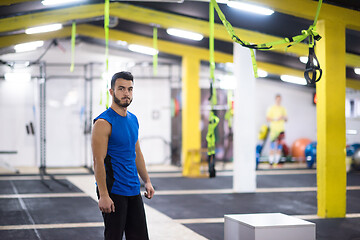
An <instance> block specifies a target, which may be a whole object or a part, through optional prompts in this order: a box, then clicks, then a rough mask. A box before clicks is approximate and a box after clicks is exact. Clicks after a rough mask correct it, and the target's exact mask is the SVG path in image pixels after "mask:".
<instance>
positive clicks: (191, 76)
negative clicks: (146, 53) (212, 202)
mask: <svg viewBox="0 0 360 240" xmlns="http://www.w3.org/2000/svg"><path fill="white" fill-rule="evenodd" d="M199 78H200V59H199V58H197V57H194V56H183V58H182V148H181V149H182V152H181V153H182V165H183V176H185V177H198V176H200V160H201V150H200V148H201V131H200V86H199Z"/></svg>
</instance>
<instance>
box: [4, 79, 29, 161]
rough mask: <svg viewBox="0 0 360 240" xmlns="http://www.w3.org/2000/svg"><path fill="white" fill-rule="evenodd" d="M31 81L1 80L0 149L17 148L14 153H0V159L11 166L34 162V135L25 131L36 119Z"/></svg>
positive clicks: (12, 149)
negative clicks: (27, 125)
mask: <svg viewBox="0 0 360 240" xmlns="http://www.w3.org/2000/svg"><path fill="white" fill-rule="evenodd" d="M33 83H34V82H33V81H30V82H26V83H13V82H7V81H1V80H0V151H18V153H17V154H16V155H3V154H0V161H4V162H5V163H7V164H9V165H12V166H19V165H25V166H26V165H27V166H34V165H35V164H36V162H35V148H34V146H35V137H34V136H33V135H27V132H26V127H25V125H26V124H29V123H30V121H31V122H33V124H34V119H35V116H34V112H33V104H34V96H33V92H34V91H33ZM35 130H36V129H35Z"/></svg>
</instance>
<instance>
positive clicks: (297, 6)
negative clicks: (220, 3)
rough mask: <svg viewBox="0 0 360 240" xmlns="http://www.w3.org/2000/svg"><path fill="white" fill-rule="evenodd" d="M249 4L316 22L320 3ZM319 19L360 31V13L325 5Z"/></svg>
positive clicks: (270, 0) (276, 0) (280, 0)
mask: <svg viewBox="0 0 360 240" xmlns="http://www.w3.org/2000/svg"><path fill="white" fill-rule="evenodd" d="M246 1H247V2H249V3H253V4H254V3H255V4H260V5H263V6H268V7H270V8H272V9H274V10H275V11H277V12H282V13H285V14H289V15H292V16H296V17H301V18H305V19H309V20H314V17H315V14H316V9H317V5H318V2H317V1H312V0H291V1H284V0H246ZM319 19H331V20H332V21H341V22H343V23H345V25H346V27H347V28H350V29H353V30H357V31H360V14H359V11H356V10H351V9H347V8H342V7H337V6H334V5H330V4H326V3H323V4H322V7H321V11H320V16H319Z"/></svg>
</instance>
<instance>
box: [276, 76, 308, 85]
mask: <svg viewBox="0 0 360 240" xmlns="http://www.w3.org/2000/svg"><path fill="white" fill-rule="evenodd" d="M280 79H281V80H282V81H284V82H289V83H295V84H299V85H306V84H307V83H306V80H305V78H300V77H294V76H290V75H281V76H280Z"/></svg>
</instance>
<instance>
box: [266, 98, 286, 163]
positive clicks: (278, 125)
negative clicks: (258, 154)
mask: <svg viewBox="0 0 360 240" xmlns="http://www.w3.org/2000/svg"><path fill="white" fill-rule="evenodd" d="M266 120H267V121H268V122H269V123H270V133H269V134H270V152H269V163H270V165H271V166H272V165H275V166H276V165H277V164H278V163H279V162H280V159H281V156H282V144H281V141H282V140H283V139H284V137H285V122H286V121H287V120H288V117H287V112H286V109H285V108H284V107H283V106H281V95H280V94H277V95H276V96H275V104H274V105H273V106H271V107H270V108H269V109H268V111H267V114H266Z"/></svg>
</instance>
